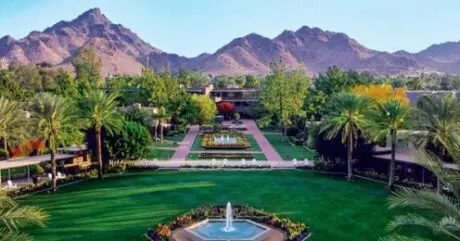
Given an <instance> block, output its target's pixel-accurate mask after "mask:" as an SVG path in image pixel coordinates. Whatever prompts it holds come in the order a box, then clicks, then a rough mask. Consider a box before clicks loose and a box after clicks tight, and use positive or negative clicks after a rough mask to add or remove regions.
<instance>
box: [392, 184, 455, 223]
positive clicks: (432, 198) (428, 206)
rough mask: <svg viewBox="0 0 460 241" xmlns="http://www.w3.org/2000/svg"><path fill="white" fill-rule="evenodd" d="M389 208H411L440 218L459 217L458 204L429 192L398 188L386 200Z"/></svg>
mask: <svg viewBox="0 0 460 241" xmlns="http://www.w3.org/2000/svg"><path fill="white" fill-rule="evenodd" d="M388 202H389V208H397V207H412V208H416V209H420V210H424V211H429V212H431V213H434V214H438V215H440V216H444V215H445V216H453V217H457V218H458V217H460V207H459V205H458V202H457V201H456V200H455V199H453V198H451V197H448V196H444V195H439V194H438V193H436V192H434V191H431V190H414V189H410V188H400V189H398V190H397V191H396V192H394V193H393V195H391V196H390V197H389V198H388Z"/></svg>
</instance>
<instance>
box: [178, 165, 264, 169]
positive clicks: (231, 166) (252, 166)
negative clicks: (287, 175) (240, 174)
mask: <svg viewBox="0 0 460 241" xmlns="http://www.w3.org/2000/svg"><path fill="white" fill-rule="evenodd" d="M180 168H181V169H235V170H245V169H246V170H252V169H271V168H272V167H271V166H270V164H257V165H252V164H246V165H231V164H229V165H210V164H197V165H190V164H185V165H182V166H181V167H180Z"/></svg>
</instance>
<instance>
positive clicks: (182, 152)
mask: <svg viewBox="0 0 460 241" xmlns="http://www.w3.org/2000/svg"><path fill="white" fill-rule="evenodd" d="M198 133H199V128H198V126H191V127H190V130H189V131H188V133H187V135H186V136H185V138H184V139H183V140H182V142H180V145H179V147H178V148H176V152H175V153H174V155H173V157H172V158H171V161H173V162H177V161H184V162H185V160H186V159H187V155H188V153H189V152H190V150H191V149H192V145H193V141H194V140H195V138H196V136H197V135H198Z"/></svg>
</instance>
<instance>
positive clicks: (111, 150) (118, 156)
mask: <svg viewBox="0 0 460 241" xmlns="http://www.w3.org/2000/svg"><path fill="white" fill-rule="evenodd" d="M151 145H153V141H152V138H151V136H150V133H149V131H148V130H147V128H145V127H144V126H142V125H141V124H139V123H137V122H131V121H125V122H124V123H123V129H122V131H121V132H120V133H115V134H114V135H112V136H109V137H108V138H107V140H105V141H104V146H105V148H106V149H107V153H108V158H109V159H110V160H117V161H118V160H137V159H140V158H142V157H144V156H145V155H147V153H148V152H149V150H150V149H149V148H150V146H151Z"/></svg>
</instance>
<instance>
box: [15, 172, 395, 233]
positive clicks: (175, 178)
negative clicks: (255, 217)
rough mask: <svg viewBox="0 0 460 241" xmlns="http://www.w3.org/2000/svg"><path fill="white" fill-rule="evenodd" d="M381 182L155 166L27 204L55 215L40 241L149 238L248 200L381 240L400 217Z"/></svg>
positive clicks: (325, 228)
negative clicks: (194, 213) (209, 209)
mask: <svg viewBox="0 0 460 241" xmlns="http://www.w3.org/2000/svg"><path fill="white" fill-rule="evenodd" d="M387 195H388V194H387V192H386V191H385V189H384V187H383V185H381V184H377V183H373V182H369V181H362V180H356V181H354V182H347V181H346V180H345V179H344V178H343V177H342V176H338V177H336V178H335V177H330V176H322V175H319V174H314V173H309V172H303V171H252V172H248V171H244V172H241V171H240V172H238V171H220V172H199V171H155V172H142V173H132V174H124V175H121V176H112V177H107V178H105V179H104V180H102V181H97V180H90V181H87V182H83V183H80V184H78V185H72V186H67V187H64V188H61V189H59V192H58V193H57V194H55V195H48V194H46V193H43V194H37V195H34V196H31V197H28V198H24V199H21V200H20V202H21V204H31V205H39V206H40V207H42V208H44V209H45V211H47V212H48V213H49V214H50V215H51V219H50V220H49V222H48V223H47V225H48V228H46V229H40V228H28V232H29V233H30V234H32V235H34V237H35V238H36V240H46V241H53V240H56V241H57V240H63V241H64V240H88V241H89V240H144V239H145V238H144V237H143V235H144V233H145V232H146V231H147V229H148V228H153V227H154V226H156V224H158V223H167V222H170V221H172V220H173V219H174V218H175V217H176V216H178V215H181V214H183V213H185V212H187V211H189V210H190V209H193V208H198V207H201V206H202V205H204V204H225V203H226V202H228V201H231V202H232V203H234V204H248V205H250V206H253V207H255V208H258V209H263V210H264V211H267V212H272V213H275V214H276V215H278V216H280V217H289V218H291V219H292V220H294V221H301V222H304V223H306V224H307V225H308V227H309V230H311V232H312V237H311V240H327V241H329V240H355V241H358V240H363V241H364V240H366V241H367V240H377V239H378V238H379V237H382V236H384V235H385V230H384V228H383V227H385V225H386V224H387V223H388V221H389V220H391V218H392V216H393V215H394V214H396V212H395V211H388V210H387V207H386V197H387Z"/></svg>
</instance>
